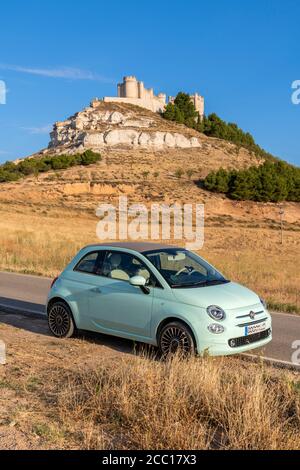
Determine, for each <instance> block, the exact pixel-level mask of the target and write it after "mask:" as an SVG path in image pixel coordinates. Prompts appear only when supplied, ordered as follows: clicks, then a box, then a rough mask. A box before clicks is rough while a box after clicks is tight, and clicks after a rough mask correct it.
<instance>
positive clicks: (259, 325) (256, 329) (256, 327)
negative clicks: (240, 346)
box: [245, 322, 267, 336]
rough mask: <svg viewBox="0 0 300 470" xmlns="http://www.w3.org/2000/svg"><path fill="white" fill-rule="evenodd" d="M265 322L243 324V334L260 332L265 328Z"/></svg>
mask: <svg viewBox="0 0 300 470" xmlns="http://www.w3.org/2000/svg"><path fill="white" fill-rule="evenodd" d="M266 329H267V327H266V323H265V322H263V323H257V324H256V325H249V326H245V336H249V335H254V334H255V333H261V332H262V331H264V330H266Z"/></svg>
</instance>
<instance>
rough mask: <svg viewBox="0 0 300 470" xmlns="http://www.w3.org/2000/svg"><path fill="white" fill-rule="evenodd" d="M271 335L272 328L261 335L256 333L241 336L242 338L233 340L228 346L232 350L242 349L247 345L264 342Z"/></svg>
mask: <svg viewBox="0 0 300 470" xmlns="http://www.w3.org/2000/svg"><path fill="white" fill-rule="evenodd" d="M270 334H271V328H269V329H268V330H265V331H261V332H260V333H254V334H253V335H249V336H241V337H240V338H232V339H230V340H229V341H228V344H229V346H230V347H231V348H240V347H242V346H247V344H252V343H256V342H257V341H262V340H263V339H266V338H268V337H269V336H270Z"/></svg>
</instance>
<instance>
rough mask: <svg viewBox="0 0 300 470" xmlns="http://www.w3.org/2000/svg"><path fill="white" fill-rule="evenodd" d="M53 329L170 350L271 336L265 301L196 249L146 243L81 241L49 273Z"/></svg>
mask: <svg viewBox="0 0 300 470" xmlns="http://www.w3.org/2000/svg"><path fill="white" fill-rule="evenodd" d="M46 308H47V315H48V323H49V327H50V330H51V332H52V333H53V335H55V336H56V337H59V338H67V337H70V336H72V335H73V334H74V332H75V331H76V329H79V330H90V331H95V332H100V333H104V334H109V335H114V336H119V337H123V338H128V339H131V340H135V341H138V342H144V343H149V344H152V345H155V346H158V347H159V349H160V351H161V353H162V354H169V353H174V352H178V351H179V352H182V353H188V354H193V353H198V354H205V353H207V354H210V355H214V356H216V355H228V354H236V353H240V352H244V351H247V350H249V349H253V348H255V347H261V346H263V345H265V344H267V343H268V342H269V341H271V339H272V327H271V317H270V314H269V313H268V311H267V307H266V304H265V302H264V301H263V300H262V299H260V298H259V297H258V295H257V294H255V293H254V292H252V291H251V290H249V289H247V288H246V287H243V286H241V285H239V284H237V283H235V282H232V281H230V280H228V279H226V278H225V277H224V276H223V275H222V274H220V273H219V272H218V271H217V270H216V269H215V268H214V267H213V266H211V265H210V264H209V263H207V262H206V261H205V260H204V259H202V258H201V257H200V256H198V255H196V254H195V253H192V252H190V251H188V250H185V249H183V248H176V247H174V246H167V245H158V244H154V243H129V242H128V243H113V244H110V245H103V244H100V245H91V246H87V247H85V248H83V249H82V250H81V251H80V252H79V253H78V254H77V256H76V257H75V258H74V259H73V260H72V261H71V263H70V264H69V265H68V266H67V267H66V269H65V270H64V271H63V272H62V273H61V274H60V275H59V277H58V278H56V279H54V281H53V283H52V286H51V290H50V293H49V296H48V301H47V307H46Z"/></svg>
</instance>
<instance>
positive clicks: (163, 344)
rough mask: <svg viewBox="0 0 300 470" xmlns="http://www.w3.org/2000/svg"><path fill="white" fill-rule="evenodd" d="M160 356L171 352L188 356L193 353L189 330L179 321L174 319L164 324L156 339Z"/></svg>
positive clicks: (171, 353) (191, 337)
mask: <svg viewBox="0 0 300 470" xmlns="http://www.w3.org/2000/svg"><path fill="white" fill-rule="evenodd" d="M158 346H159V350H160V352H161V354H162V356H164V357H166V356H169V355H173V354H179V355H181V356H190V355H193V354H195V344H194V339H193V335H192V332H191V330H190V329H189V327H188V326H186V325H185V324H184V323H182V322H180V321H178V322H177V321H174V322H171V323H168V324H167V325H165V326H164V327H163V328H162V330H161V332H160V334H159V341H158Z"/></svg>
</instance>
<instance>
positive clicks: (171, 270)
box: [143, 248, 230, 288]
mask: <svg viewBox="0 0 300 470" xmlns="http://www.w3.org/2000/svg"><path fill="white" fill-rule="evenodd" d="M143 254H144V255H145V256H146V257H147V258H148V260H149V261H151V263H152V264H153V265H154V266H155V267H156V269H158V271H159V272H160V273H161V275H162V276H163V277H164V279H165V280H166V281H167V282H168V284H169V285H170V286H171V287H173V288H180V287H204V286H210V285H216V284H223V283H227V282H230V281H228V280H227V279H225V278H224V276H222V274H220V273H219V272H218V271H217V270H216V269H215V268H213V267H212V266H211V265H210V264H209V263H207V262H206V261H204V260H203V259H202V258H201V257H200V256H198V255H196V254H195V253H192V252H191V251H188V250H184V249H172V248H169V249H162V250H155V251H148V252H146V253H143Z"/></svg>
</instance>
